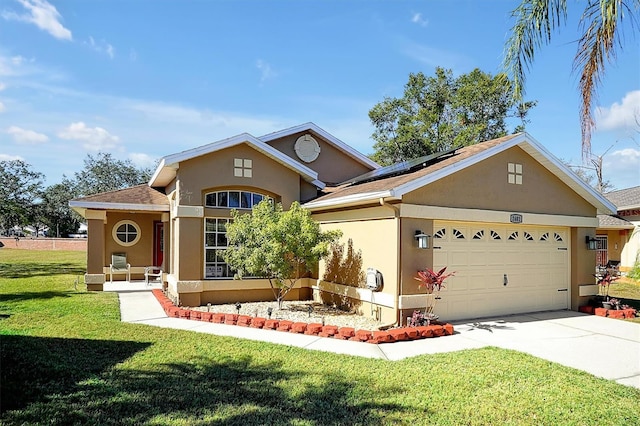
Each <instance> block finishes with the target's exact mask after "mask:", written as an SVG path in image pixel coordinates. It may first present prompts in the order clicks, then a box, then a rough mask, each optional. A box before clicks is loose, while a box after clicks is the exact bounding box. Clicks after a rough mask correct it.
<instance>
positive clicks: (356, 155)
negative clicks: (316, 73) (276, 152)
mask: <svg viewBox="0 0 640 426" xmlns="http://www.w3.org/2000/svg"><path fill="white" fill-rule="evenodd" d="M306 131H312V132H314V133H316V134H318V135H319V136H321V137H322V138H323V139H325V140H326V141H327V142H328V143H330V144H331V145H333V146H334V147H336V148H338V149H339V150H340V151H342V152H344V153H345V154H347V155H348V156H349V157H351V158H353V159H354V160H356V161H357V162H359V163H360V164H364V165H365V166H367V167H371V168H373V169H377V168H380V165H379V164H378V163H376V162H375V161H373V160H372V159H370V158H369V157H367V156H366V155H363V154H362V153H360V152H358V151H356V150H355V149H353V148H352V147H350V146H349V145H347V144H346V143H344V142H342V141H341V140H340V139H338V138H336V137H335V136H333V135H332V134H330V133H327V132H326V131H325V130H323V129H322V128H320V127H318V126H317V125H315V124H314V123H311V122H309V123H304V124H300V125H298V126H294V127H290V128H288V129H284V130H279V131H277V132H273V133H268V134H266V135H263V136H260V137H259V138H258V139H260V140H261V141H263V142H270V141H272V140H275V139H280V138H282V137H285V136H289V135H294V134H296V133H300V132H306Z"/></svg>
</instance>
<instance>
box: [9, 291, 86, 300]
mask: <svg viewBox="0 0 640 426" xmlns="http://www.w3.org/2000/svg"><path fill="white" fill-rule="evenodd" d="M74 294H77V293H76V292H73V291H23V292H21V293H10V294H0V302H23V301H25V300H47V299H53V298H54V297H71V296H72V295H74Z"/></svg>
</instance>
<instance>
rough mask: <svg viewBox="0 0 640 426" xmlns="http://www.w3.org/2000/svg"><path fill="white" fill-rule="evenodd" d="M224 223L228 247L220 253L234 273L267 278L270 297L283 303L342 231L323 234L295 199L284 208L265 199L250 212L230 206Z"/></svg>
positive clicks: (242, 275)
mask: <svg viewBox="0 0 640 426" xmlns="http://www.w3.org/2000/svg"><path fill="white" fill-rule="evenodd" d="M231 217H232V218H233V221H232V222H231V223H229V224H228V225H227V239H228V241H229V248H228V249H227V250H224V251H221V253H220V255H221V256H222V258H223V259H224V260H225V262H227V264H228V265H229V266H230V267H231V268H232V269H234V270H235V271H236V277H237V278H239V279H242V278H243V277H258V278H266V279H268V280H269V284H270V285H271V289H272V290H273V295H274V297H275V298H276V300H277V302H278V308H279V309H282V301H283V300H284V298H285V297H286V296H287V294H288V293H289V292H290V291H291V289H292V288H293V287H294V286H295V285H296V283H297V282H298V280H299V279H301V278H303V277H305V276H306V275H307V274H308V273H309V272H310V271H311V268H314V267H315V265H316V264H317V263H318V261H319V260H320V259H322V258H324V257H326V256H327V255H328V253H329V245H330V244H331V243H333V242H334V241H336V240H337V239H338V238H339V237H340V235H341V234H342V233H341V232H340V231H327V232H322V231H321V230H320V226H319V225H318V223H317V222H315V221H314V220H313V219H312V218H311V214H310V213H309V211H307V210H305V209H303V208H302V207H301V206H300V204H299V203H298V202H294V203H293V204H292V205H291V208H290V209H289V210H287V211H283V209H282V205H281V204H275V205H274V203H273V202H272V201H271V200H264V201H262V202H261V203H260V204H258V205H257V206H255V207H254V208H253V211H252V212H251V213H250V214H245V213H241V212H238V211H237V210H233V211H232V212H231Z"/></svg>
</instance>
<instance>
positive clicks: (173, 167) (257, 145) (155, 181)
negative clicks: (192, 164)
mask: <svg viewBox="0 0 640 426" xmlns="http://www.w3.org/2000/svg"><path fill="white" fill-rule="evenodd" d="M243 143H246V144H248V145H249V146H251V147H253V148H254V149H256V150H257V151H259V152H261V153H262V154H264V155H266V156H267V157H269V158H271V159H272V160H274V161H277V162H278V163H280V164H282V165H283V166H285V167H287V168H289V169H291V170H293V171H295V172H296V173H298V174H299V175H301V176H302V177H303V178H304V180H305V181H307V182H310V183H312V184H314V185H315V186H317V187H319V188H320V189H323V188H324V187H325V184H324V183H323V182H321V181H319V180H318V174H317V173H316V172H315V171H313V170H312V169H310V168H309V167H307V166H305V165H303V164H300V163H299V162H297V161H295V160H294V159H292V158H290V157H289V156H287V155H285V154H283V153H281V152H280V151H278V150H277V149H275V148H273V147H272V146H270V145H268V144H266V143H265V142H263V141H261V140H260V139H257V138H255V137H254V136H251V135H250V134H248V133H241V134H239V135H237V136H233V137H230V138H227V139H222V140H219V141H217V142H212V143H210V144H207V145H203V146H200V147H197V148H193V149H189V150H186V151H182V152H179V153H177V154H172V155H167V156H166V157H164V158H162V160H161V161H160V164H159V165H158V168H157V169H156V171H155V173H154V174H153V176H152V178H151V180H150V181H149V186H166V185H168V184H169V183H170V182H171V181H172V180H173V179H174V178H175V176H176V173H177V170H178V169H179V167H180V162H182V161H186V160H189V159H192V158H196V157H200V156H202V155H206V154H210V153H212V152H216V151H220V150H223V149H225V148H230V147H233V146H236V145H240V144H243Z"/></svg>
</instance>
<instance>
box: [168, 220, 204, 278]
mask: <svg viewBox="0 0 640 426" xmlns="http://www.w3.org/2000/svg"><path fill="white" fill-rule="evenodd" d="M175 225H176V228H177V229H178V230H179V231H178V232H177V233H176V234H175V235H174V237H175V238H176V240H175V244H176V250H175V259H174V262H175V263H174V265H175V272H177V274H178V275H177V279H178V280H200V279H202V276H203V274H204V242H203V240H204V219H203V218H198V217H196V218H192V217H181V218H178V219H176V221H175Z"/></svg>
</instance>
